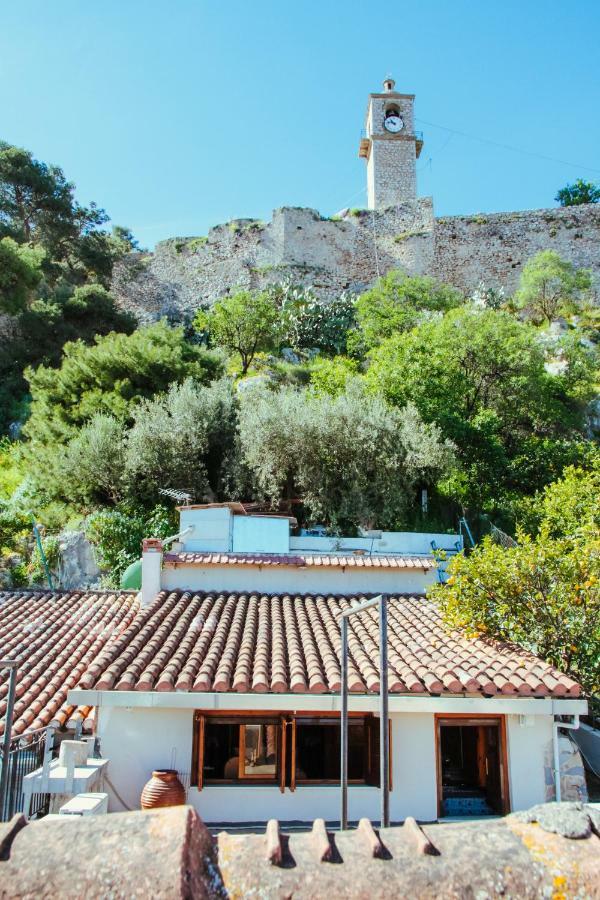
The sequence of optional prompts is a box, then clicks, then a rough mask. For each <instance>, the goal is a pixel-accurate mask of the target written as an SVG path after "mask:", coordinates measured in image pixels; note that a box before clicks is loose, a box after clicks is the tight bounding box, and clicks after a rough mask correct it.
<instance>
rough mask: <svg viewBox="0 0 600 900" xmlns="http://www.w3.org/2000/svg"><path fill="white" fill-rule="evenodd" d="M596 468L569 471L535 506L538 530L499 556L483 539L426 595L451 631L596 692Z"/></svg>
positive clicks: (599, 656)
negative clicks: (529, 658) (509, 649)
mask: <svg viewBox="0 0 600 900" xmlns="http://www.w3.org/2000/svg"><path fill="white" fill-rule="evenodd" d="M599 473H600V468H597V469H596V470H595V471H594V472H593V473H584V472H581V471H580V470H576V469H570V470H568V471H567V472H566V473H565V477H564V478H563V479H561V480H560V481H558V482H556V483H554V484H552V485H550V486H549V487H548V488H546V490H545V492H544V494H543V495H542V497H541V498H540V499H539V500H538V507H539V514H540V515H539V527H538V530H537V531H536V533H535V534H533V535H530V534H527V533H526V532H524V531H523V530H521V529H519V530H518V532H517V538H518V544H517V546H516V547H514V548H510V549H504V548H503V547H501V546H499V545H498V544H495V543H493V542H492V540H491V538H486V539H485V540H484V541H483V543H482V544H479V545H478V546H477V547H475V549H474V550H473V552H472V553H471V554H470V555H469V556H463V555H460V556H456V557H454V558H453V559H452V560H451V561H450V563H449V565H448V572H449V574H450V578H449V580H448V583H447V585H445V586H443V585H437V586H435V587H433V588H431V589H430V596H432V597H433V598H434V599H436V600H438V601H439V603H440V605H441V607H442V609H443V610H444V614H445V617H446V619H447V621H448V623H449V624H450V625H451V626H453V627H458V628H462V629H465V630H466V632H467V634H470V635H486V636H490V637H496V638H501V639H503V640H508V641H514V642H516V643H518V644H521V645H522V646H524V647H526V648H528V649H529V650H531V651H532V652H533V653H535V654H536V655H538V656H541V657H542V658H543V659H546V660H547V661H548V662H550V663H552V664H554V665H556V666H557V667H558V668H559V669H561V670H562V671H563V672H566V673H567V674H568V675H571V676H572V677H573V678H575V679H577V680H578V681H580V682H581V683H582V684H583V686H584V687H585V689H586V690H587V691H588V692H590V693H591V694H597V693H598V692H599V691H600V537H599V535H600V500H599V499H598V498H599V496H600V493H599V488H600V477H599Z"/></svg>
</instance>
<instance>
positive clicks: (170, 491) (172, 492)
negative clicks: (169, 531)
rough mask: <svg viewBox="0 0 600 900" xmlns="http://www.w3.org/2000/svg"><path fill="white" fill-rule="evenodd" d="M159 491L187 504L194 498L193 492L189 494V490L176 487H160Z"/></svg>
mask: <svg viewBox="0 0 600 900" xmlns="http://www.w3.org/2000/svg"><path fill="white" fill-rule="evenodd" d="M158 493H159V494H162V495H163V496H164V497H170V499H171V500H176V501H177V503H181V504H184V505H186V506H187V505H188V504H189V503H191V502H192V500H193V499H194V496H193V494H188V493H187V491H178V490H176V489H175V488H160V489H159V491H158Z"/></svg>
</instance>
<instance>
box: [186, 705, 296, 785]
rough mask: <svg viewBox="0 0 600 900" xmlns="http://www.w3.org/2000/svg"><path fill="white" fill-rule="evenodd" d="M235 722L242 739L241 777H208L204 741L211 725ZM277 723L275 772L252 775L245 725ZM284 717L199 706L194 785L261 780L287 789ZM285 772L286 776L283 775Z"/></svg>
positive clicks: (195, 722)
mask: <svg viewBox="0 0 600 900" xmlns="http://www.w3.org/2000/svg"><path fill="white" fill-rule="evenodd" d="M215 724H220V725H235V726H237V727H239V729H240V731H239V742H238V776H237V778H206V777H205V775H204V741H205V737H206V726H207V725H215ZM251 724H256V725H275V726H276V727H277V732H276V735H277V736H276V742H277V744H276V763H275V773H274V775H272V776H270V775H265V774H264V773H261V774H258V775H248V774H246V772H245V771H244V749H245V736H246V735H245V728H244V726H245V725H251ZM284 734H285V730H284V727H283V717H282V716H279V715H277V714H275V715H271V716H269V715H268V714H267V715H265V713H261V712H255V711H252V712H248V713H246V712H242V711H237V710H236V711H233V710H232V711H231V712H213V711H212V710H211V711H210V712H204V711H200V710H197V711H196V712H195V713H194V735H193V744H192V773H191V780H190V783H191V786H192V787H197V788H198V790H199V791H201V790H202V789H203V788H204V787H220V786H223V785H236V784H237V785H251V784H257V785H262V786H263V787H277V786H279V789H280V790H281V791H282V792H283V790H284V789H285V780H284V779H285V744H284V740H283V736H284ZM282 776H283V777H282Z"/></svg>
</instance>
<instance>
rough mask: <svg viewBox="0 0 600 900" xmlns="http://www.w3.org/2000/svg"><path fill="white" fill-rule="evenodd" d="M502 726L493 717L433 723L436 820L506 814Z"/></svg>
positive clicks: (497, 719)
mask: <svg viewBox="0 0 600 900" xmlns="http://www.w3.org/2000/svg"><path fill="white" fill-rule="evenodd" d="M503 725H504V723H503V721H502V719H500V718H493V717H490V718H481V719H473V718H461V717H456V718H455V717H447V718H446V717H444V718H441V717H440V718H438V719H437V748H438V761H437V763H438V805H439V815H440V816H486V815H487V816H493V815H502V814H504V813H506V812H508V810H509V806H508V785H507V782H508V779H507V773H506V750H505V740H504V727H503Z"/></svg>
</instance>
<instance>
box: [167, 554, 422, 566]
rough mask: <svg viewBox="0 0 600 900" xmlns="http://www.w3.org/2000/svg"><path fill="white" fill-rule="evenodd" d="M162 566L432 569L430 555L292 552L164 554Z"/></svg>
mask: <svg viewBox="0 0 600 900" xmlns="http://www.w3.org/2000/svg"><path fill="white" fill-rule="evenodd" d="M163 565H165V566H167V567H168V568H176V567H177V566H285V567H289V566H297V567H299V568H312V567H321V568H334V567H336V568H357V569H359V568H363V569H423V570H427V569H435V568H436V565H437V564H436V561H435V559H434V557H433V556H392V555H390V556H384V555H373V556H367V555H361V554H330V555H327V554H318V553H311V554H304V553H301V554H292V553H210V552H208V551H205V552H196V553H192V552H183V553H165V555H164V557H163Z"/></svg>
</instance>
